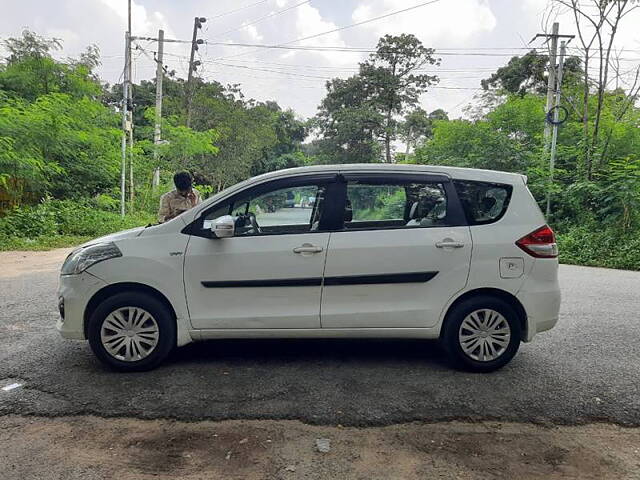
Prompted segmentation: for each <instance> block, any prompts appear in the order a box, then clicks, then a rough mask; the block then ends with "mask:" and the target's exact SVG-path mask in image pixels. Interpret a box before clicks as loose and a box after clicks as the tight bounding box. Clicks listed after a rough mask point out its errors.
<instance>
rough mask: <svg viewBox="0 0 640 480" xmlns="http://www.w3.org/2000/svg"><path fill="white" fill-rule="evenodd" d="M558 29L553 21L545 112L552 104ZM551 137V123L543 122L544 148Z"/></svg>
mask: <svg viewBox="0 0 640 480" xmlns="http://www.w3.org/2000/svg"><path fill="white" fill-rule="evenodd" d="M559 31H560V24H559V23H558V22H555V23H554V24H553V28H552V33H551V35H550V37H551V49H550V51H549V78H548V79H547V104H546V105H547V106H546V110H545V114H546V113H547V112H548V111H549V110H551V107H552V106H553V92H554V90H555V88H556V56H557V54H558V32H559ZM550 138H551V125H549V122H545V124H544V148H545V149H548V148H549V140H550Z"/></svg>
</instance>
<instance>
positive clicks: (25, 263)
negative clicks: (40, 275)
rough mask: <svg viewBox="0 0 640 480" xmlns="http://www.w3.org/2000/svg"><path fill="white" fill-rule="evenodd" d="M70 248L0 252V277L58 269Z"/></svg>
mask: <svg viewBox="0 0 640 480" xmlns="http://www.w3.org/2000/svg"><path fill="white" fill-rule="evenodd" d="M71 250H73V249H72V248H58V249H56V250H49V251H48V252H21V251H12V252H0V266H1V267H0V278H11V277H18V276H20V275H24V274H26V273H35V272H50V271H54V270H58V269H59V268H60V267H61V266H62V262H64V259H65V258H66V257H67V255H69V252H71Z"/></svg>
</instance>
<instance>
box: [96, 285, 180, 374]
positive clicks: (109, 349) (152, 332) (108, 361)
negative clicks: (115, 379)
mask: <svg viewBox="0 0 640 480" xmlns="http://www.w3.org/2000/svg"><path fill="white" fill-rule="evenodd" d="M127 312H129V313H127ZM145 314H146V315H145ZM114 316H115V318H114ZM136 323H139V324H140V326H139V327H137V326H135V325H134V326H131V325H132V324H136ZM121 326H122V327H124V328H123V329H122V330H121V331H120V333H121V332H124V331H126V334H122V335H120V333H118V332H119V329H120V327H121ZM87 327H88V328H87V334H88V338H89V345H90V346H91V349H92V350H93V353H94V354H95V355H96V357H98V359H99V360H100V361H101V362H102V363H104V364H105V365H108V366H109V367H111V368H114V369H116V370H119V371H122V372H139V371H144V370H151V369H152V368H155V367H156V366H158V365H159V364H160V363H161V362H162V361H163V360H164V359H165V358H166V357H167V356H168V355H169V353H170V352H171V350H172V349H173V348H174V346H175V344H176V323H175V320H174V319H173V316H172V315H171V313H170V312H169V311H168V310H167V307H166V305H165V304H164V303H163V302H161V301H160V300H158V299H157V298H155V297H153V296H151V295H148V294H146V293H142V292H124V293H118V294H116V295H114V296H112V297H109V298H107V299H106V300H104V301H103V302H102V303H100V304H99V305H98V307H97V308H96V309H95V310H94V312H93V313H92V314H91V317H90V318H89V323H88V326H87ZM112 329H113V330H112ZM136 332H139V333H136ZM129 336H131V337H133V338H128V339H127V338H125V337H129ZM116 337H118V338H116ZM113 338H116V339H115V340H112V339H113ZM121 338H122V339H124V342H125V343H130V344H133V346H131V347H129V346H127V345H126V344H125V343H123V346H122V345H121V347H120V349H118V344H119V343H118V344H116V342H120V339H121ZM129 349H130V350H129ZM126 357H128V358H129V359H127V358H126Z"/></svg>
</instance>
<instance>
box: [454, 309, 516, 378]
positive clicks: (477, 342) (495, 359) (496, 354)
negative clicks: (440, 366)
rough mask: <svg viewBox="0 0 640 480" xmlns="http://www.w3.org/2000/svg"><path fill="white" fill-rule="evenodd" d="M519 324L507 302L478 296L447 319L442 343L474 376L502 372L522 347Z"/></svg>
mask: <svg viewBox="0 0 640 480" xmlns="http://www.w3.org/2000/svg"><path fill="white" fill-rule="evenodd" d="M520 338H521V327H520V320H519V318H518V316H517V314H516V313H515V311H514V310H513V308H512V307H511V306H510V305H509V304H508V303H507V302H505V301H503V300H501V299H499V298H495V297H490V296H478V297H472V298H470V299H468V300H464V301H463V302H461V303H459V304H458V305H456V306H455V307H454V308H453V309H452V310H451V311H450V312H449V314H448V315H447V318H446V320H445V325H444V332H443V335H442V340H443V343H444V346H445V348H446V350H447V351H448V352H449V355H450V356H451V358H452V360H453V361H454V362H455V363H456V364H458V365H459V366H461V367H462V368H464V369H466V370H470V371H474V372H491V371H494V370H497V369H499V368H502V367H503V366H505V365H506V364H507V363H509V362H510V361H511V359H512V358H513V357H514V356H515V354H516V353H517V352H518V348H519V347H520Z"/></svg>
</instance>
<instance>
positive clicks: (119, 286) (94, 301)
mask: <svg viewBox="0 0 640 480" xmlns="http://www.w3.org/2000/svg"><path fill="white" fill-rule="evenodd" d="M123 292H141V293H146V294H147V295H150V296H152V297H154V298H156V299H158V300H160V301H161V302H162V303H163V304H164V305H165V306H166V307H167V311H168V312H169V313H170V314H171V318H173V321H174V322H175V321H176V319H177V316H176V311H175V309H174V308H173V305H171V302H170V301H169V299H168V298H167V297H166V296H165V295H164V294H163V293H162V292H160V291H159V290H157V289H155V288H153V287H150V286H149V285H144V284H142V283H135V282H123V283H113V284H111V285H107V286H106V287H103V288H101V289H100V290H98V291H97V292H96V293H94V294H93V296H92V297H91V299H90V300H89V302H88V303H87V306H86V308H85V309H84V318H83V330H84V337H85V338H88V331H87V328H88V325H89V319H90V318H91V315H92V314H93V312H95V310H96V308H98V305H100V304H101V303H102V302H103V301H104V300H106V299H107V298H109V297H112V296H114V295H116V294H118V293H123Z"/></svg>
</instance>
